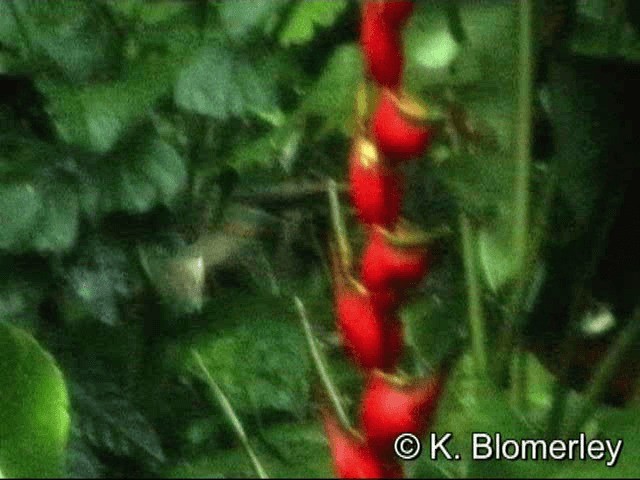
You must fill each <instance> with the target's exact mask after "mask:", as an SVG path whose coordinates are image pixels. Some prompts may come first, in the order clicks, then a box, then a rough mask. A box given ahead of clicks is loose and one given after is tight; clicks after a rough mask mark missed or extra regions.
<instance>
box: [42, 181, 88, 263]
mask: <svg viewBox="0 0 640 480" xmlns="http://www.w3.org/2000/svg"><path fill="white" fill-rule="evenodd" d="M44 199H45V200H44V201H45V203H44V204H45V208H44V209H43V212H42V215H41V220H40V222H38V229H37V231H36V232H37V233H36V236H35V238H34V240H33V246H34V248H35V249H36V250H38V251H53V252H57V251H63V250H68V249H69V248H71V247H72V246H73V244H74V243H75V241H76V237H77V235H78V226H79V220H80V217H79V213H80V206H79V204H78V195H77V193H76V192H75V191H74V189H73V187H71V188H70V187H69V186H65V185H64V184H63V183H58V184H56V185H53V186H51V188H48V189H46V191H45V193H44Z"/></svg>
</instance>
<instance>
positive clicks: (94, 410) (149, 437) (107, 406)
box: [72, 383, 164, 461]
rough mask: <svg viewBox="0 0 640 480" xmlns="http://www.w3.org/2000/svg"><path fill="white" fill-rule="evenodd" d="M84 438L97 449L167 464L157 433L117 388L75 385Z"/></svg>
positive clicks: (74, 393)
mask: <svg viewBox="0 0 640 480" xmlns="http://www.w3.org/2000/svg"><path fill="white" fill-rule="evenodd" d="M72 385H73V388H72V392H73V402H74V408H76V409H77V411H78V420H79V428H80V431H81V432H82V436H83V437H84V438H86V439H87V440H88V442H89V443H90V444H91V445H93V446H96V447H98V448H102V449H105V450H107V451H109V452H111V453H113V454H116V455H121V456H133V455H135V454H136V453H142V454H143V455H145V456H147V457H150V458H152V459H155V460H158V461H164V452H163V451H162V446H161V445H160V439H159V438H158V435H157V433H156V432H155V430H154V429H153V427H152V426H151V424H149V422H148V421H147V419H146V418H145V417H144V416H143V415H142V414H141V413H140V412H139V411H138V410H137V409H136V407H135V406H134V405H133V404H132V403H131V402H130V401H129V400H128V399H127V398H126V397H124V396H123V394H122V392H121V391H120V388H118V387H116V386H115V385H107V386H106V387H101V388H97V387H95V386H82V385H80V384H78V383H74V384H72Z"/></svg>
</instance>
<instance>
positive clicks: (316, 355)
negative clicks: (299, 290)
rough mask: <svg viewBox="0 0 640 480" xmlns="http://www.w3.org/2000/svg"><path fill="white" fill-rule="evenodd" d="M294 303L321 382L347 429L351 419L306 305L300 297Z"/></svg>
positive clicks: (294, 299)
mask: <svg viewBox="0 0 640 480" xmlns="http://www.w3.org/2000/svg"><path fill="white" fill-rule="evenodd" d="M293 302H294V303H295V305H296V309H297V310H298V316H299V317H300V323H302V328H303V329H304V336H305V337H306V338H307V343H308V344H309V350H310V351H311V358H313V363H314V365H315V367H316V370H317V371H318V375H320V380H321V381H322V384H323V385H324V388H325V390H326V392H327V394H328V395H329V399H330V400H331V403H332V404H333V408H334V410H335V412H336V414H337V415H338V418H339V420H340V422H341V423H342V426H343V427H345V428H348V427H349V417H347V414H346V412H345V410H344V407H343V406H342V402H341V401H340V396H339V395H338V390H337V389H336V387H335V386H334V385H333V382H332V381H331V377H330V376H329V373H328V372H327V367H326V366H325V364H324V361H323V360H322V356H321V354H320V352H319V351H318V346H317V345H316V339H315V338H314V336H313V333H312V332H311V325H310V324H309V319H308V317H307V312H306V309H305V308H304V304H303V303H302V300H300V298H299V297H297V296H294V297H293Z"/></svg>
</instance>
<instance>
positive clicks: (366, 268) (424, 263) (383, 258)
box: [361, 227, 430, 292]
mask: <svg viewBox="0 0 640 480" xmlns="http://www.w3.org/2000/svg"><path fill="white" fill-rule="evenodd" d="M409 235H411V234H410V233H407V231H406V230H404V231H403V230H402V229H400V228H397V229H396V231H395V232H389V231H388V230H385V229H383V228H381V227H378V228H375V229H373V230H372V231H371V232H370V234H369V241H368V244H367V247H366V249H365V251H364V254H363V257H362V266H361V278H362V282H363V283H364V285H365V287H367V289H369V290H371V291H372V292H377V291H385V290H389V289H396V290H404V289H406V288H408V287H411V286H413V285H415V284H417V283H419V282H420V281H421V280H422V279H423V278H424V276H425V275H426V274H427V271H428V269H429V260H430V256H429V251H428V250H427V246H426V245H425V244H417V245H413V246H410V245H407V246H401V245H399V244H397V243H396V244H394V243H393V242H394V241H397V242H401V241H402V240H403V239H404V240H406V239H408V237H409Z"/></svg>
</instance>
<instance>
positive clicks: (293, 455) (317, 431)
mask: <svg viewBox="0 0 640 480" xmlns="http://www.w3.org/2000/svg"><path fill="white" fill-rule="evenodd" d="M264 437H265V440H266V441H267V442H268V444H269V446H270V447H271V449H267V448H266V446H265V445H263V444H261V443H259V442H258V441H257V440H256V439H255V438H250V439H249V441H250V442H251V443H252V446H253V447H254V449H255V450H256V455H257V456H258V458H259V459H260V463H261V464H262V465H263V466H264V468H265V470H266V471H267V474H268V475H269V476H270V477H271V478H329V477H331V476H332V474H333V471H332V469H331V456H330V452H329V447H328V445H327V441H326V439H325V436H324V432H323V430H322V425H321V423H320V422H319V421H317V422H314V423H301V424H297V423H291V424H282V425H278V426H275V427H272V428H270V429H268V430H267V431H265V432H264ZM273 450H275V451H277V452H278V455H274V452H273ZM165 475H167V476H168V477H169V478H204V477H207V478H228V477H233V478H237V477H243V478H253V477H254V476H255V471H254V470H253V468H252V465H251V463H250V460H249V458H248V457H247V454H246V452H245V450H244V449H243V448H240V447H238V448H234V449H232V450H223V451H220V452H219V453H212V454H208V455H206V456H202V457H197V458H194V459H192V460H191V461H186V462H182V463H181V464H179V465H177V466H175V467H173V468H172V469H171V470H170V471H168V472H166V473H165Z"/></svg>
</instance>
